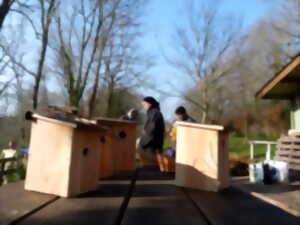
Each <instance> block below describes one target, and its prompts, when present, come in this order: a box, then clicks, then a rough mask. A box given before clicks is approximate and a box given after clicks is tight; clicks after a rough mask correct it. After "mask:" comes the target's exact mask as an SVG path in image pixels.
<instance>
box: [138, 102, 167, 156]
mask: <svg viewBox="0 0 300 225" xmlns="http://www.w3.org/2000/svg"><path fill="white" fill-rule="evenodd" d="M164 133H165V122H164V118H163V115H162V114H161V112H160V110H159V108H158V107H152V108H150V109H149V110H148V112H147V121H146V123H145V126H144V134H143V136H142V138H141V141H140V147H141V148H142V149H151V150H152V151H155V150H158V151H161V150H162V148H163V143H164Z"/></svg>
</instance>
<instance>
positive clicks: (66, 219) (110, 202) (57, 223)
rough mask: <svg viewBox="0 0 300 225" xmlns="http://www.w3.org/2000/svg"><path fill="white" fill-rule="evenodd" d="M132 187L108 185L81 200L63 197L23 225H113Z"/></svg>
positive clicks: (25, 221) (82, 197)
mask: <svg viewBox="0 0 300 225" xmlns="http://www.w3.org/2000/svg"><path fill="white" fill-rule="evenodd" d="M128 188H129V182H128V183H127V184H124V183H122V184H117V183H114V184H113V185H111V184H105V185H102V184H101V185H100V186H99V189H98V190H96V191H93V192H90V193H87V194H84V195H81V196H80V197H78V198H68V199H66V198H61V199H59V200H57V201H55V202H54V203H52V204H50V205H49V206H47V207H46V208H44V209H42V210H40V211H39V212H37V213H35V214H34V215H32V216H30V217H29V218H27V219H25V220H23V221H21V222H20V223H19V225H33V224H34V225H42V224H43V225H83V224H88V225H98V224H101V225H113V224H115V220H116V218H117V216H118V214H119V209H120V206H121V204H122V202H123V200H124V196H125V195H126V193H127V191H128Z"/></svg>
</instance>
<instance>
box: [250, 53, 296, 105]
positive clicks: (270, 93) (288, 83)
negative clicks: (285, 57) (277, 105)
mask: <svg viewBox="0 0 300 225" xmlns="http://www.w3.org/2000/svg"><path fill="white" fill-rule="evenodd" d="M299 94H300V55H297V56H296V57H295V58H293V59H292V60H291V61H290V62H289V63H288V64H287V65H286V66H285V67H283V69H282V70H281V71H279V72H278V73H277V74H276V75H275V76H274V77H273V78H272V79H271V80H269V81H268V82H267V83H266V84H265V85H264V86H263V87H262V88H261V89H260V90H259V91H258V92H257V93H256V98H263V99H283V100H285V99H286V100H289V99H292V98H294V97H295V96H296V95H299Z"/></svg>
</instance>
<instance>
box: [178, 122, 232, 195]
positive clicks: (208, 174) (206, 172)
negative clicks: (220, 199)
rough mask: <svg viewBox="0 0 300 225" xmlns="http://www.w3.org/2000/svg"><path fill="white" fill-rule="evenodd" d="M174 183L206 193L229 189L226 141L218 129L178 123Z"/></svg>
mask: <svg viewBox="0 0 300 225" xmlns="http://www.w3.org/2000/svg"><path fill="white" fill-rule="evenodd" d="M176 184H177V185H179V186H183V187H191V188H197V189H202V190H209V191H218V190H220V189H223V188H226V187H228V185H229V171H228V150H227V142H226V136H225V135H223V134H222V132H220V129H212V128H208V127H207V126H204V127H202V126H196V125H192V124H189V125H185V124H180V123H179V124H178V126H177V148H176Z"/></svg>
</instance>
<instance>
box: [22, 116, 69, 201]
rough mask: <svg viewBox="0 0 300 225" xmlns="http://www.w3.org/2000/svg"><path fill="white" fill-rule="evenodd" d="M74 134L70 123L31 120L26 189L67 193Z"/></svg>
mask: <svg viewBox="0 0 300 225" xmlns="http://www.w3.org/2000/svg"><path fill="white" fill-rule="evenodd" d="M73 135H74V129H73V127H71V126H65V125H63V124H58V123H51V122H48V121H44V120H37V121H36V122H32V123H31V139H30V147H29V149H30V150H29V157H28V165H27V173H26V181H25V189H26V190H32V191H38V192H42V193H48V194H55V195H58V196H68V191H69V190H68V184H69V178H70V173H69V168H70V164H71V151H72V141H73Z"/></svg>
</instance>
